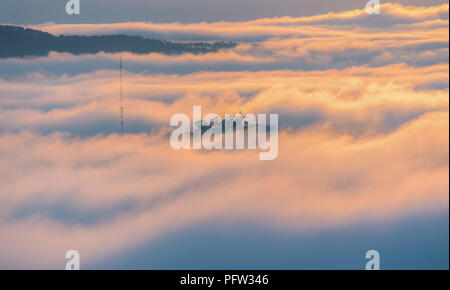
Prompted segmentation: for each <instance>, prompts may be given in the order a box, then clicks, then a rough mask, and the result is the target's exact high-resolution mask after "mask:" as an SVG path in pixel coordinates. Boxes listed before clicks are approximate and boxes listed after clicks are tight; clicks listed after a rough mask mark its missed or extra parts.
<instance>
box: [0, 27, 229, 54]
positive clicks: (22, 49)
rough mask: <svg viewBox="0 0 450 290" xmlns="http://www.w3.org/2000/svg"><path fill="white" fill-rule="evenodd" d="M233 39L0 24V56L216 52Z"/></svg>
mask: <svg viewBox="0 0 450 290" xmlns="http://www.w3.org/2000/svg"><path fill="white" fill-rule="evenodd" d="M236 45H237V44H236V43H235V42H215V43H206V42H191V43H178V42H171V41H165V40H157V39H146V38H143V37H140V36H129V35H123V34H119V35H100V36H79V35H70V36H64V35H61V36H54V35H52V34H50V33H47V32H42V31H39V30H34V29H29V28H22V27H19V26H9V25H0V58H7V57H25V56H46V55H48V54H49V52H50V51H57V52H68V53H72V54H85V53H97V52H100V51H104V52H122V51H124V52H125V51H126V52H132V53H137V54H145V53H151V52H159V53H164V54H181V53H194V54H203V53H208V52H216V51H218V50H220V49H228V48H232V47H235V46H236Z"/></svg>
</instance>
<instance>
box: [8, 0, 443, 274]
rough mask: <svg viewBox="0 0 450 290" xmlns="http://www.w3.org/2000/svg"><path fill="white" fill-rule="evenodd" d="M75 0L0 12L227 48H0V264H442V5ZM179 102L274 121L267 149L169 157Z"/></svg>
mask: <svg viewBox="0 0 450 290" xmlns="http://www.w3.org/2000/svg"><path fill="white" fill-rule="evenodd" d="M81 1H82V3H81V5H82V10H81V14H80V15H79V16H73V17H72V16H67V15H65V14H64V3H63V2H64V1H50V0H48V1H39V2H38V1H9V0H6V1H2V2H1V3H0V23H9V24H16V25H24V26H27V27H30V28H34V29H40V30H43V31H47V32H50V33H52V34H55V35H60V34H80V35H92V34H96V35H98V34H115V33H125V34H130V35H140V36H143V37H152V38H161V39H168V40H174V41H189V40H204V41H221V40H227V41H235V42H237V46H236V47H234V48H231V49H227V50H220V51H218V52H211V53H207V54H198V55H195V54H180V55H165V54H161V53H149V54H141V55H137V54H133V53H128V52H122V53H104V52H99V53H97V54H84V55H71V54H68V53H58V52H51V53H50V54H49V55H48V56H44V57H27V58H0V269H11V268H12V269H47V268H49V269H64V266H65V263H66V261H67V260H66V259H65V257H64V255H65V252H66V251H67V250H70V249H75V250H78V251H79V252H80V254H81V261H82V262H81V268H82V269H225V268H231V269H249V268H258V269H263V268H265V269H363V268H364V265H365V263H366V262H367V261H366V260H365V257H364V256H365V253H366V251H367V250H370V249H375V250H378V251H379V252H380V255H381V267H382V269H448V256H449V254H448V228H449V226H448V217H449V206H448V204H449V179H448V176H449V150H448V147H449V82H448V77H449V58H448V53H449V52H448V50H449V44H448V42H449V38H448V37H449V30H448V23H449V18H448V13H449V5H448V2H445V1H398V3H388V2H385V1H382V4H383V5H382V6H381V14H379V15H367V14H366V12H365V10H364V6H365V1H353V0H352V1H330V2H328V1H269V0H264V1H234V0H233V1H227V2H219V1H200V0H189V1H177V2H172V1H143V0H142V1H140V0H132V1H128V2H127V5H123V4H121V3H124V2H123V1H115V0H114V1H100V0H97V1H83V0H81ZM28 2H31V4H30V3H28ZM85 2H86V3H85ZM256 2H258V4H256ZM26 3H28V4H27V5H31V6H27V5H26ZM61 3H62V4H61ZM220 3H222V4H220ZM225 3H226V4H225ZM280 3H282V4H280ZM405 5H415V6H411V7H407V6H405ZM120 57H121V58H122V61H123V67H124V71H123V80H124V81H123V91H124V96H125V101H124V108H125V115H124V117H125V134H123V135H121V134H119V133H120V119H119V118H120V117H119V106H120V104H119V96H118V92H119V87H120V82H119V71H118V69H119V58H120ZM193 105H201V106H202V111H203V114H207V113H218V114H220V115H224V114H227V113H231V114H234V113H237V112H240V111H242V112H250V113H262V114H264V113H265V114H270V113H276V114H279V154H278V158H277V159H275V160H272V161H261V160H259V158H258V157H259V154H258V152H256V151H254V150H242V151H211V152H205V151H193V150H191V151H187V150H180V151H176V150H173V149H172V148H171V147H170V142H169V135H170V132H171V128H170V127H169V121H170V118H171V116H173V115H174V114H176V113H185V114H187V115H189V116H191V115H192V106H193Z"/></svg>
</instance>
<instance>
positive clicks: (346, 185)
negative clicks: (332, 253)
mask: <svg viewBox="0 0 450 290" xmlns="http://www.w3.org/2000/svg"><path fill="white" fill-rule="evenodd" d="M0 139H1V142H0V144H1V145H0V156H3V157H2V163H1V169H2V172H4V174H2V176H1V182H2V184H3V186H2V194H1V199H2V203H1V206H0V208H1V213H2V223H1V225H0V233H1V236H2V247H0V255H1V256H2V262H3V261H12V259H13V258H14V259H16V263H18V264H17V265H18V267H30V266H31V265H32V263H33V261H35V260H36V261H40V262H41V263H46V264H45V265H55V266H56V265H57V261H58V260H59V256H61V253H63V252H64V250H66V249H68V248H73V247H74V248H76V249H79V250H80V251H82V252H83V253H84V257H86V258H85V261H86V263H89V262H93V261H95V260H96V259H98V258H101V257H105V255H111V254H112V253H113V252H114V251H119V250H120V249H123V248H125V247H127V248H129V247H131V246H132V245H134V244H139V243H141V242H143V241H144V240H148V239H151V238H153V237H156V236H157V235H160V234H162V233H164V232H167V231H171V230H175V229H177V228H180V227H183V226H186V225H189V224H192V223H195V222H196V221H200V220H205V219H208V220H217V221H219V222H225V221H235V220H239V219H240V218H246V219H248V218H253V219H258V220H265V221H266V222H269V223H273V224H278V225H279V226H282V227H288V228H295V229H308V228H312V227H323V226H330V225H336V224H341V223H344V222H348V221H351V220H354V219H361V218H364V219H365V218H380V217H384V218H387V217H389V216H395V215H399V214H402V213H404V212H405V211H409V210H412V209H415V210H416V211H417V210H419V209H420V210H419V211H424V210H427V208H428V209H432V208H434V207H436V206H439V205H440V204H446V203H448V186H449V185H448V178H447V177H448V173H449V172H448V150H447V148H448V112H445V113H444V112H436V113H428V114H426V115H424V116H422V117H420V118H418V119H416V120H414V121H411V122H409V123H407V124H405V125H404V126H402V127H401V128H399V129H398V130H396V131H395V132H393V133H392V134H389V135H386V136H383V137H378V138H371V139H366V140H361V141H357V140H354V139H353V138H351V137H349V136H346V135H339V134H336V133H334V132H332V131H331V132H330V131H328V130H325V129H324V130H314V131H313V130H311V131H305V132H299V133H294V134H292V133H287V132H282V133H281V135H280V150H279V152H280V154H279V158H278V159H277V160H276V161H275V162H273V163H271V164H266V163H264V162H261V161H259V160H258V158H257V154H256V153H255V152H253V151H242V152H233V153H230V152H212V153H206V154H204V153H202V152H195V151H173V150H172V149H170V147H169V146H168V142H167V138H164V137H161V136H148V135H134V136H133V135H125V136H122V137H121V136H118V135H110V136H105V137H95V138H89V139H79V138H70V137H69V136H65V135H61V134H53V135H51V136H47V137H43V136H40V135H35V134H30V133H21V134H14V135H11V134H2V135H1V137H0ZM192 164H195V166H192ZM238 164H239V165H238ZM30 184H32V185H33V186H29V185H30ZM62 209H67V210H64V211H62ZM55 211H59V213H57V214H55ZM86 219H88V221H87V222H86ZM129 237H133V238H132V239H130V238H129ZM29 241H33V242H32V243H31V244H30V243H29ZM17 259H18V260H17ZM17 261H20V262H17Z"/></svg>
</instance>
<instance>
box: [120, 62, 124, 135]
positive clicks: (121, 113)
mask: <svg viewBox="0 0 450 290" xmlns="http://www.w3.org/2000/svg"><path fill="white" fill-rule="evenodd" d="M120 134H123V94H122V56H120Z"/></svg>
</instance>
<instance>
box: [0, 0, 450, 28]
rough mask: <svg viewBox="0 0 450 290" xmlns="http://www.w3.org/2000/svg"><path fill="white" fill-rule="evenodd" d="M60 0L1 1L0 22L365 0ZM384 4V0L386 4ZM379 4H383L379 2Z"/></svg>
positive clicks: (214, 13)
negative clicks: (77, 3) (76, 9)
mask: <svg viewBox="0 0 450 290" xmlns="http://www.w3.org/2000/svg"><path fill="white" fill-rule="evenodd" d="M66 2H67V1H66V0H39V1H29V0H2V1H0V23H12V24H39V23H45V22H50V21H53V22H56V23H99V22H123V21H152V22H175V21H180V22H200V21H207V22H216V21H220V20H227V21H234V20H248V19H256V18H261V17H273V16H305V15H314V14H319V13H327V12H330V11H344V10H349V9H360V8H363V7H364V6H365V4H366V2H367V1H366V0H340V1H324V0H227V1H222V0H183V1H169V0H127V1H124V0H81V14H80V15H71V16H69V15H66V13H65V9H64V7H65V3H66ZM386 2H387V1H386ZM389 2H400V3H402V4H407V5H426V6H430V5H436V4H441V3H445V2H448V1H445V0H397V1H389ZM381 3H383V0H382V1H381Z"/></svg>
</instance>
